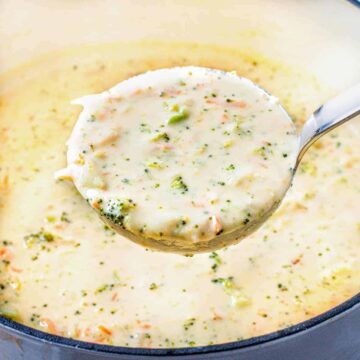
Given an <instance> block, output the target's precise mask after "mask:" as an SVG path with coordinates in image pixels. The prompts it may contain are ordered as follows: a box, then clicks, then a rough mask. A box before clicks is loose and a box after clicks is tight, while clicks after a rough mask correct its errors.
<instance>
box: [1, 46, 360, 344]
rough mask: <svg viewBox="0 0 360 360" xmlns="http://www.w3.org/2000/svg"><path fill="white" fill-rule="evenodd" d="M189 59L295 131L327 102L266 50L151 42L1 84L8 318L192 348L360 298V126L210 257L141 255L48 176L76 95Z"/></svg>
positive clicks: (53, 63) (39, 65)
mask: <svg viewBox="0 0 360 360" xmlns="http://www.w3.org/2000/svg"><path fill="white" fill-rule="evenodd" d="M189 64H193V65H199V66H206V67H213V68H222V69H224V70H227V71H232V70H235V71H237V73H238V74H239V75H241V76H244V77H247V78H249V79H251V80H253V81H255V82H256V83H259V84H260V85H261V86H263V87H264V88H266V89H267V90H269V91H270V92H271V93H273V94H274V95H275V96H277V97H278V98H279V99H280V101H281V102H282V103H283V104H284V105H285V107H286V109H287V110H288V111H289V113H290V114H291V115H292V116H293V117H294V119H295V122H296V125H297V126H298V127H300V126H301V124H302V122H303V121H304V120H305V119H306V117H307V116H308V115H309V114H310V113H311V111H312V110H313V109H315V108H316V107H317V106H318V105H320V104H321V103H322V102H323V101H324V100H326V99H327V98H330V97H331V95H333V94H332V92H330V91H329V90H328V89H326V88H325V87H322V86H321V85H320V84H318V83H317V82H316V80H314V78H313V77H312V76H310V75H307V74H306V73H304V72H301V71H298V70H295V69H292V68H289V67H286V66H284V65H281V64H278V63H275V62H273V61H270V60H266V59H264V58H263V57H261V56H259V55H258V54H252V53H241V52H238V51H235V50H231V49H222V48H221V49H220V48H217V47H211V46H193V45H186V44H174V45H169V44H162V43H156V42H154V43H141V44H132V45H129V44H127V45H121V44H115V45H111V46H110V45H109V46H93V47H86V48H79V49H74V50H69V51H64V52H62V53H56V54H53V55H49V56H46V57H44V58H42V59H39V60H36V61H34V62H33V63H31V64H28V65H25V66H23V67H21V68H19V69H18V70H16V71H13V72H11V73H9V74H7V75H3V76H2V77H1V78H0V80H1V84H2V87H1V98H0V125H1V131H0V136H1V142H0V168H1V170H0V180H1V186H0V191H1V192H0V196H1V208H0V211H1V216H0V241H1V247H0V258H1V262H0V311H1V314H2V315H3V316H7V317H10V318H13V319H16V320H17V321H20V322H21V323H23V324H26V325H29V326H31V327H35V328H38V329H41V330H44V331H47V332H50V333H53V334H58V335H63V336H67V337H72V338H76V339H81V340H86V341H91V342H98V343H104V344H114V345H125V346H143V347H174V346H194V345H206V344H214V343H221V342H226V341H232V340H237V339H243V338H248V337H252V336H257V335H261V334H265V333H268V332H270V331H274V330H278V329H281V328H284V327H286V326H289V325H291V324H296V323H298V322H300V321H303V320H306V319H308V318H311V317H313V316H315V315H318V314H319V313H321V312H323V311H325V310H327V309H329V308H331V307H333V306H335V305H337V304H339V303H341V302H342V301H344V300H346V299H348V298H349V297H350V296H352V295H354V294H356V293H357V292H358V291H359V283H360V282H359V280H360V275H359V274H360V264H359V256H358V249H359V248H360V219H359V214H360V188H359V185H358V184H360V157H359V147H360V135H359V133H360V123H359V121H358V120H359V119H354V121H351V122H349V123H348V124H346V125H344V126H343V127H341V128H339V129H338V130H336V131H334V132H332V133H331V134H329V135H327V136H325V137H324V138H323V139H321V141H319V143H318V144H317V145H316V149H312V150H310V151H309V153H308V154H307V155H306V156H305V158H304V159H303V162H302V164H301V165H300V168H299V170H298V174H297V176H296V179H295V182H294V184H293V186H292V188H291V189H290V192H289V193H288V195H287V196H286V198H285V200H284V202H283V203H282V205H281V206H280V208H279V209H278V211H277V212H276V213H275V214H274V215H273V216H272V218H271V219H270V220H269V222H267V223H266V224H265V225H264V226H263V227H262V228H261V229H259V230H258V231H257V232H256V233H254V234H253V235H251V236H250V237H249V238H248V239H246V241H243V242H242V243H240V244H238V245H236V246H233V247H231V248H228V249H224V250H220V251H217V252H214V253H211V254H202V255H197V256H194V257H181V256H178V255H172V254H162V253H155V252H151V251H146V250H145V249H143V248H141V247H139V246H138V245H135V244H132V243H131V242H129V241H127V240H126V239H124V238H122V237H121V236H119V235H117V234H115V233H114V232H113V231H112V230H111V229H110V228H108V227H106V226H104V224H103V223H102V222H101V220H100V219H98V216H97V214H96V213H95V212H94V211H92V210H91V209H90V208H89V207H88V205H87V204H86V203H85V202H84V201H83V199H82V198H81V197H80V195H79V194H78V193H77V191H76V190H75V188H73V187H71V186H69V184H67V183H65V182H63V181H54V179H53V173H54V172H55V171H56V170H58V169H59V168H62V167H64V166H65V165H66V157H65V149H64V143H65V141H66V140H67V138H68V137H69V135H70V133H71V130H72V128H73V126H74V124H75V122H76V119H77V117H78V115H79V113H80V110H81V108H80V107H75V106H72V105H70V101H71V100H72V99H75V98H78V97H80V96H82V95H83V94H90V93H98V92H101V91H104V90H105V89H108V88H110V87H111V86H113V85H115V84H116V83H118V82H119V81H122V80H124V79H126V78H129V77H130V76H133V75H135V74H137V73H142V72H144V71H147V70H150V69H156V68H163V67H172V66H183V65H189Z"/></svg>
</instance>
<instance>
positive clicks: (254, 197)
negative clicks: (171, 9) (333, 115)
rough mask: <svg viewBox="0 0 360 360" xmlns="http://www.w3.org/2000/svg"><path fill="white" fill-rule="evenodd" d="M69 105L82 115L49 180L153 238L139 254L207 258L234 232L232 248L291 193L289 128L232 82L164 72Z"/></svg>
mask: <svg viewBox="0 0 360 360" xmlns="http://www.w3.org/2000/svg"><path fill="white" fill-rule="evenodd" d="M75 104H80V105H83V107H84V109H83V111H82V113H81V114H80V117H79V120H78V122H77V123H76V125H75V128H74V130H73V132H72V134H71V137H70V139H69V141H68V154H67V159H68V167H67V169H65V170H63V171H60V172H58V173H57V176H58V177H60V178H70V179H72V180H73V181H74V183H75V185H76V187H77V189H78V190H79V191H80V193H81V194H82V195H83V197H84V198H86V199H87V201H88V202H89V203H90V204H91V206H92V207H93V208H95V209H96V210H98V212H99V213H100V214H101V216H102V217H103V218H105V219H106V220H107V222H108V223H109V224H110V225H111V226H113V227H114V228H115V229H116V230H120V232H121V230H122V229H126V230H128V231H130V232H131V233H133V234H135V235H140V236H141V237H145V238H152V239H154V240H153V243H152V242H151V241H149V242H146V243H145V245H147V246H154V244H155V246H156V244H159V248H160V249H166V250H168V248H167V247H169V249H170V250H171V249H174V246H176V248H178V249H177V250H178V251H182V252H191V251H194V250H197V249H201V250H207V248H208V246H209V243H208V242H211V241H214V238H215V237H216V236H217V235H219V234H227V233H233V232H234V231H237V233H236V234H234V239H233V240H232V241H230V243H231V242H235V241H236V240H237V238H241V237H243V236H245V235H246V233H247V232H248V231H249V229H253V228H254V227H255V226H256V225H257V224H258V223H259V219H260V218H261V217H262V216H263V215H264V214H266V213H268V212H269V211H271V209H273V208H274V207H275V206H277V204H278V203H279V202H280V200H281V198H282V197H283V195H284V193H285V192H286V190H287V189H288V187H289V184H290V181H291V176H292V169H293V167H294V163H295V158H296V151H297V136H296V131H295V127H294V125H293V123H292V122H291V120H290V119H289V117H288V115H287V114H286V112H285V111H284V110H283V109H282V107H281V106H280V105H279V102H278V100H277V99H276V98H274V97H271V96H269V95H268V94H266V93H265V91H263V90H262V89H260V88H259V87H257V86H255V85H254V84H253V83H251V82H250V81H249V80H247V79H243V78H240V77H238V76H237V75H236V74H233V73H225V72H222V71H219V70H211V69H206V68H200V67H182V68H173V69H162V70H157V71H152V72H148V73H145V74H142V75H138V76H136V77H133V78H131V79H128V80H126V81H124V82H122V83H120V84H118V85H116V86H115V87H113V88H111V89H110V90H108V91H105V92H103V93H101V94H99V95H93V96H87V97H84V98H81V99H80V100H77V101H75ZM220 246H221V242H216V245H215V247H220ZM175 250H176V249H175Z"/></svg>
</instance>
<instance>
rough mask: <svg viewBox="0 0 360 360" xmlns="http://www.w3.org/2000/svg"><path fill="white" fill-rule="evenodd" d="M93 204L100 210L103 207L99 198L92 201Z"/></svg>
mask: <svg viewBox="0 0 360 360" xmlns="http://www.w3.org/2000/svg"><path fill="white" fill-rule="evenodd" d="M91 206H92V207H93V208H94V209H97V210H99V209H100V207H101V206H100V202H99V200H94V201H93V202H92V203H91Z"/></svg>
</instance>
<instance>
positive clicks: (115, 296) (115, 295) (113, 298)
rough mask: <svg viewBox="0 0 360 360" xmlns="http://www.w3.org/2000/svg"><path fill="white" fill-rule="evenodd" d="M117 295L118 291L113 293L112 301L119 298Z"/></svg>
mask: <svg viewBox="0 0 360 360" xmlns="http://www.w3.org/2000/svg"><path fill="white" fill-rule="evenodd" d="M117 297H118V293H117V292H115V293H113V295H112V297H111V301H115V300H116V299H117Z"/></svg>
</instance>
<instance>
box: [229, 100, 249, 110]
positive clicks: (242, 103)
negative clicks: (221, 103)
mask: <svg viewBox="0 0 360 360" xmlns="http://www.w3.org/2000/svg"><path fill="white" fill-rule="evenodd" d="M229 104H230V106H234V107H238V108H241V109H243V108H246V107H247V103H246V102H245V101H243V100H239V101H233V102H231V103H229Z"/></svg>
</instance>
